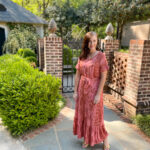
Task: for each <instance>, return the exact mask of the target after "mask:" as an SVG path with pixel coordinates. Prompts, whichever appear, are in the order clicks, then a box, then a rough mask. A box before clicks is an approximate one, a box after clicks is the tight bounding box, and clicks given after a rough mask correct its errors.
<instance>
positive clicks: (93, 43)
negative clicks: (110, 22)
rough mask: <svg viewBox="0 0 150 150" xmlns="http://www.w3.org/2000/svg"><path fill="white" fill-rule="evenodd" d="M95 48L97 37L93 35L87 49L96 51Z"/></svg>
mask: <svg viewBox="0 0 150 150" xmlns="http://www.w3.org/2000/svg"><path fill="white" fill-rule="evenodd" d="M96 46H97V36H96V35H93V36H91V38H90V41H89V43H88V48H89V49H90V50H92V49H96Z"/></svg>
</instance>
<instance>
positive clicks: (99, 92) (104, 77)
mask: <svg viewBox="0 0 150 150" xmlns="http://www.w3.org/2000/svg"><path fill="white" fill-rule="evenodd" d="M106 77H107V71H104V72H101V78H100V83H99V87H98V90H97V93H96V95H95V98H94V104H97V103H99V101H100V97H101V94H102V91H103V88H104V85H105V81H106Z"/></svg>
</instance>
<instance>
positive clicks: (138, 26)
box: [121, 20, 150, 46]
mask: <svg viewBox="0 0 150 150" xmlns="http://www.w3.org/2000/svg"><path fill="white" fill-rule="evenodd" d="M131 39H140V40H148V39H150V20H147V21H135V22H132V23H128V24H126V25H125V26H124V28H123V34H122V41H121V45H122V46H129V42H130V40H131Z"/></svg>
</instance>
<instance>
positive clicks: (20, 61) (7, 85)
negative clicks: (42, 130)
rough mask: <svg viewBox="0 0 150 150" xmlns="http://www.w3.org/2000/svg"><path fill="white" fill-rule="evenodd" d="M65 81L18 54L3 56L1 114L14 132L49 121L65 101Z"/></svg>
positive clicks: (0, 69) (17, 132)
mask: <svg viewBox="0 0 150 150" xmlns="http://www.w3.org/2000/svg"><path fill="white" fill-rule="evenodd" d="M60 86H61V81H60V79H59V78H56V77H54V76H52V75H50V74H48V75H45V74H44V73H43V72H40V71H38V69H34V68H33V67H31V66H30V64H29V63H28V62H27V61H26V60H25V59H24V58H21V57H20V56H18V55H11V54H7V55H3V56H2V57H0V117H1V118H2V122H3V124H4V125H5V126H7V127H8V129H9V130H10V132H11V134H12V135H13V136H19V135H21V134H23V133H24V132H26V131H29V130H31V129H34V128H37V127H39V126H41V125H43V124H46V123H47V122H48V121H49V120H51V119H53V118H54V117H56V115H57V114H58V112H59V111H60V108H61V105H60V104H62V96H61V95H60V93H59V87H60Z"/></svg>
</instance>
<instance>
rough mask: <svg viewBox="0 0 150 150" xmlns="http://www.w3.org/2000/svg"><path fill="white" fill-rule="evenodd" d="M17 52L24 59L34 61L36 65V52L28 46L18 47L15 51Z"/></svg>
mask: <svg viewBox="0 0 150 150" xmlns="http://www.w3.org/2000/svg"><path fill="white" fill-rule="evenodd" d="M17 54H18V55H19V56H21V57H23V58H26V60H27V61H28V62H35V64H36V65H37V58H36V54H35V52H34V51H33V50H31V49H29V48H25V49H23V48H20V49H19V50H18V52H17Z"/></svg>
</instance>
